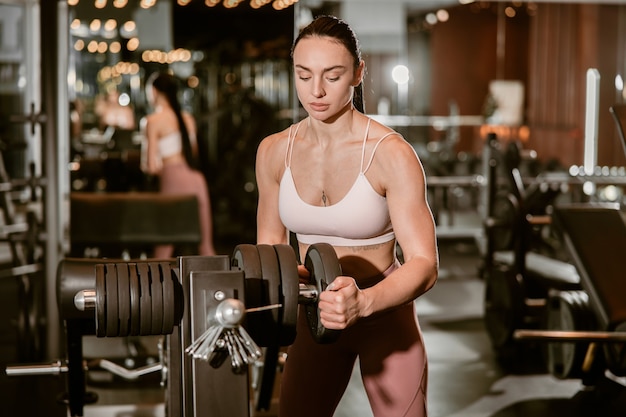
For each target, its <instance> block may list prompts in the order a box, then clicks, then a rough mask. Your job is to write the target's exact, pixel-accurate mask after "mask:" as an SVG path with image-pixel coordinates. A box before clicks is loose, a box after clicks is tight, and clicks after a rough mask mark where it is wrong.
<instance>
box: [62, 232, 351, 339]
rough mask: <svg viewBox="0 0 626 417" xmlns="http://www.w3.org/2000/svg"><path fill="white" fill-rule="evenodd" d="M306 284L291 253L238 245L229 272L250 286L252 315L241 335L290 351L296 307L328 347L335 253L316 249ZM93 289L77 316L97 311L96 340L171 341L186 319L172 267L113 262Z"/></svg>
mask: <svg viewBox="0 0 626 417" xmlns="http://www.w3.org/2000/svg"><path fill="white" fill-rule="evenodd" d="M305 267H306V268H307V269H308V270H309V271H310V275H311V279H310V283H309V284H303V283H299V277H298V261H297V259H296V255H295V252H294V250H293V248H292V247H291V246H289V245H251V244H241V245H238V246H237V247H236V248H235V250H234V253H233V256H232V261H231V268H238V269H240V270H241V271H242V272H243V274H244V278H245V307H246V309H247V310H248V311H251V312H252V311H254V313H250V314H248V315H247V316H246V318H245V323H244V327H245V329H246V330H247V331H248V333H249V334H250V335H251V336H252V338H253V339H254V341H255V342H256V343H257V344H259V346H273V345H276V346H287V345H290V344H292V343H293V341H294V339H295V336H296V322H297V315H298V304H303V305H304V306H305V311H306V315H307V321H308V323H309V328H310V330H311V334H312V336H313V337H314V339H315V340H316V341H317V342H319V343H329V342H332V341H334V340H336V338H337V337H338V335H339V331H337V330H330V329H326V328H325V327H324V326H322V324H321V321H320V319H319V310H318V308H317V302H318V297H319V294H320V293H321V292H322V291H324V290H325V289H326V287H327V286H328V285H330V283H331V282H332V281H333V280H334V279H335V278H336V277H337V276H339V275H341V267H340V265H339V261H338V259H337V255H336V253H335V251H334V249H333V247H332V246H331V245H328V244H314V245H311V246H310V247H309V249H308V251H307V254H306V257H305ZM95 273H96V277H95V278H96V288H95V289H94V290H83V291H80V292H79V293H78V294H77V295H76V297H75V300H74V302H75V304H76V305H77V306H78V307H79V309H80V310H85V309H90V308H93V309H95V316H96V336H98V337H124V336H146V335H164V334H170V333H172V331H173V329H174V326H175V325H176V324H178V323H179V322H180V320H181V319H182V316H183V310H184V300H183V295H182V294H183V290H182V285H181V283H180V281H179V279H178V275H177V268H175V267H173V266H172V264H170V263H169V262H136V263H135V262H110V263H102V264H96V265H95Z"/></svg>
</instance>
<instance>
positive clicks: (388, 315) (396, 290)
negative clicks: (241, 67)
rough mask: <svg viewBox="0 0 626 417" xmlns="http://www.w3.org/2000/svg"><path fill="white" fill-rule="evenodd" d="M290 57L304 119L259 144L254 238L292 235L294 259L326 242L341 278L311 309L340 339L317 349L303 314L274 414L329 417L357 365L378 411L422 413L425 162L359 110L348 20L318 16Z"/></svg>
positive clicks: (431, 251)
mask: <svg viewBox="0 0 626 417" xmlns="http://www.w3.org/2000/svg"><path fill="white" fill-rule="evenodd" d="M292 59H293V68H294V72H295V86H296V90H297V93H298V98H299V100H300V103H301V104H302V106H303V107H304V109H305V110H306V112H307V113H308V117H307V118H306V119H304V120H302V121H300V122H299V123H296V124H295V125H292V126H291V127H289V128H288V129H286V130H284V131H282V132H279V133H276V134H274V135H271V136H268V137H267V138H265V139H264V140H263V141H262V142H261V144H260V146H259V149H258V153H257V163H256V170H257V182H258V187H259V202H258V218H257V238H258V242H259V243H266V244H279V243H287V241H288V231H292V232H294V233H296V236H297V239H298V245H299V250H300V257H301V259H304V256H305V254H306V250H307V248H308V246H309V245H311V244H313V243H318V242H327V243H330V244H332V245H333V246H334V248H335V251H336V252H337V255H338V257H339V261H340V264H341V267H342V274H343V275H344V276H341V277H338V278H336V279H335V281H334V282H333V283H332V284H331V285H330V286H329V288H328V290H327V291H324V292H323V293H322V294H321V295H320V301H319V309H320V311H321V321H322V324H323V325H324V326H325V327H326V328H329V329H340V330H342V332H341V335H340V337H339V340H338V341H337V342H335V343H332V344H323V345H322V344H316V343H315V342H314V341H313V339H312V337H311V335H310V332H309V330H308V327H307V325H306V318H305V314H303V312H300V313H299V315H298V320H299V323H298V329H297V336H296V340H295V342H294V344H293V345H291V346H290V347H289V349H288V356H287V361H286V365H285V369H284V372H283V375H282V384H281V394H280V402H279V415H280V416H285V417H294V416H297V417H306V416H312V417H313V416H314V417H331V416H332V415H333V412H334V410H335V408H336V406H337V404H338V402H339V400H340V399H341V397H342V395H343V392H344V390H345V388H346V386H347V384H348V382H349V379H350V376H351V372H352V368H353V366H354V364H355V360H356V359H357V358H358V359H359V364H360V368H361V374H362V378H363V382H364V385H365V389H366V391H367V395H368V398H369V401H370V404H371V407H372V410H373V412H374V415H375V416H377V417H382V416H384V417H388V416H415V417H418V416H419V417H422V416H426V385H427V362H426V353H425V349H424V343H423V341H422V336H421V332H420V329H419V325H418V321H417V316H416V312H415V309H414V300H415V299H416V298H417V297H419V296H420V295H422V294H424V293H425V292H426V291H428V290H429V289H430V288H431V287H432V286H433V285H434V283H435V281H436V279H437V273H438V253H437V244H436V237H435V225H434V221H433V217H432V213H431V210H430V208H429V206H428V203H427V200H426V185H425V178H424V171H423V169H422V165H421V163H420V161H419V159H418V157H417V155H416V153H415V151H414V149H413V148H412V147H411V145H410V144H409V143H407V142H406V141H405V140H404V139H403V138H402V137H401V136H400V135H399V134H398V133H397V132H395V131H393V130H392V129H390V128H389V127H386V126H384V125H382V124H380V123H377V122H376V121H374V120H371V119H370V118H369V117H367V116H366V115H364V114H363V105H362V104H363V103H362V84H361V83H362V80H363V75H364V72H365V64H364V62H363V60H362V59H361V53H360V50H359V45H358V41H357V39H356V37H355V34H354V32H353V31H352V29H351V28H350V27H349V26H348V25H347V24H346V23H345V22H344V21H342V20H340V19H337V18H335V17H332V16H321V17H318V18H317V19H315V20H314V21H313V22H312V23H311V24H309V25H308V26H307V27H306V28H304V29H303V30H302V31H301V32H300V34H299V36H298V37H297V39H296V40H295V42H294V45H293V49H292ZM396 242H397V243H398V244H399V245H400V247H401V248H402V253H403V257H404V263H403V264H402V265H400V263H399V262H398V260H397V258H396V251H395V249H396ZM302 272H303V274H304V275H305V272H304V271H302Z"/></svg>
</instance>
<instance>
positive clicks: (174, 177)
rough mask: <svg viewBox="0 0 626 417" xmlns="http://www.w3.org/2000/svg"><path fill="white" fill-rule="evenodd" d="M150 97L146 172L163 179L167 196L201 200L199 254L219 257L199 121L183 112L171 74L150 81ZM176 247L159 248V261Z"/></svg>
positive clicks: (170, 253)
mask: <svg viewBox="0 0 626 417" xmlns="http://www.w3.org/2000/svg"><path fill="white" fill-rule="evenodd" d="M146 96H147V97H148V100H149V102H150V104H151V105H152V108H153V109H154V112H153V113H152V114H149V115H148V116H146V119H145V125H144V129H145V132H144V134H145V137H146V140H147V151H146V152H147V155H146V163H145V165H144V170H145V171H146V172H147V173H149V174H153V175H158V176H159V182H160V186H159V187H160V188H159V189H160V191H161V192H162V193H163V194H170V195H171V194H194V195H195V196H196V197H197V199H198V205H199V207H198V209H199V214H200V227H201V229H202V241H201V242H200V246H199V248H198V254H199V255H203V256H211V255H215V248H214V246H213V221H212V212H211V203H210V199H209V189H208V185H207V183H206V180H205V178H204V176H203V175H202V173H201V172H200V171H199V170H198V162H197V154H198V146H197V140H196V122H195V120H194V118H193V116H192V115H191V114H189V113H187V112H185V111H183V110H182V109H181V105H180V102H179V100H178V82H177V80H176V78H174V77H173V76H172V75H170V74H167V73H156V74H153V75H152V76H151V77H150V78H149V79H148V81H147V82H146ZM173 249H174V248H173V246H172V245H159V246H157V247H156V248H155V253H154V256H155V258H169V257H172V256H173Z"/></svg>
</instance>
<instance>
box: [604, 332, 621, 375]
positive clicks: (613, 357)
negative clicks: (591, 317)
mask: <svg viewBox="0 0 626 417" xmlns="http://www.w3.org/2000/svg"><path fill="white" fill-rule="evenodd" d="M614 331H616V332H626V322H622V323H619V324H618V325H617V326H615V329H614ZM604 354H605V356H606V362H607V366H608V368H609V370H610V371H611V373H612V374H613V375H616V376H619V377H623V376H626V343H606V344H605V345H604Z"/></svg>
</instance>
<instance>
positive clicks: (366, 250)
mask: <svg viewBox="0 0 626 417" xmlns="http://www.w3.org/2000/svg"><path fill="white" fill-rule="evenodd" d="M395 246H396V241H395V240H392V241H389V242H385V243H380V244H376V245H369V246H335V247H334V248H335V252H336V253H337V257H338V258H339V263H340V264H341V272H342V274H343V275H345V276H349V277H353V278H354V279H356V280H357V281H359V279H365V278H371V277H375V276H379V275H380V274H382V273H383V272H384V271H386V270H387V269H388V268H389V267H390V266H391V265H392V264H393V263H394V261H395ZM299 247H300V254H301V259H304V257H305V256H306V251H307V249H308V247H309V245H305V244H302V243H299Z"/></svg>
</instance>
